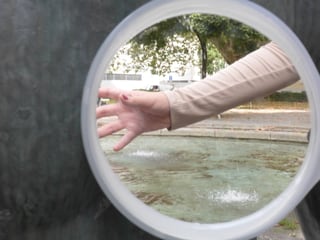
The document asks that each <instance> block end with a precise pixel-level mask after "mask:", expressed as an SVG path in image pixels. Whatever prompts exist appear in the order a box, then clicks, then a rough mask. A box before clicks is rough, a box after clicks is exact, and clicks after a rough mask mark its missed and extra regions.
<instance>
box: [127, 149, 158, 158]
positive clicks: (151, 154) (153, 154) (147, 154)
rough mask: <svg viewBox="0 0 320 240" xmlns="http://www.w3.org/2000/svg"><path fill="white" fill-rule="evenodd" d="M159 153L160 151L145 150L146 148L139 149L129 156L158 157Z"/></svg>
mask: <svg viewBox="0 0 320 240" xmlns="http://www.w3.org/2000/svg"><path fill="white" fill-rule="evenodd" d="M158 155H159V153H158V152H154V151H144V150H137V151H135V152H133V153H130V154H129V156H134V157H157V156H158Z"/></svg>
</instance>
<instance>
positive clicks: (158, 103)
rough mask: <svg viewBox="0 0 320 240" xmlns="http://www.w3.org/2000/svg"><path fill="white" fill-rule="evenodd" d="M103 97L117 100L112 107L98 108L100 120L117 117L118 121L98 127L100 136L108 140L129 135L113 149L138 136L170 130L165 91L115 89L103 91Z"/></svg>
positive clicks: (101, 95)
mask: <svg viewBox="0 0 320 240" xmlns="http://www.w3.org/2000/svg"><path fill="white" fill-rule="evenodd" d="M98 96H99V97H100V98H110V99H114V100H116V102H115V103H113V104H107V105H103V106H99V107H97V109H96V116H97V119H99V118H102V117H109V116H117V117H118V119H117V120H115V121H113V122H111V123H107V124H105V125H103V126H101V127H99V128H98V136H99V137H100V138H101V137H105V136H108V135H111V134H112V133H115V132H117V131H120V130H123V129H126V130H127V131H126V133H125V134H124V136H123V137H122V138H121V139H120V141H119V142H118V143H117V144H116V145H115V146H114V147H113V149H114V150H115V151H119V150H121V149H122V148H124V147H125V146H126V145H127V144H129V143H130V142H131V141H132V140H133V139H134V138H135V137H137V136H138V135H140V134H142V133H144V132H149V131H154V130H158V129H162V128H169V127H170V109H169V102H168V99H167V97H166V95H165V94H164V93H162V92H144V91H124V90H121V89H116V88H100V89H99V94H98Z"/></svg>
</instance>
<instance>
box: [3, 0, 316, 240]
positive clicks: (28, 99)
mask: <svg viewBox="0 0 320 240" xmlns="http://www.w3.org/2000/svg"><path fill="white" fill-rule="evenodd" d="M144 2H147V0H135V1H130V0H117V1H116V0H0V56H1V58H0V59H1V60H0V239H8V240H10V239H30V240H31V239H32V240H36V239H41V240H46V239H48V240H49V239H50V240H51V239H59V240H64V239H65V240H70V239H79V240H82V239H90V240H94V239H110V240H117V239H121V240H124V239H130V240H134V239H139V240H141V239H143V240H148V239H156V238H154V237H151V236H150V235H149V234H147V233H144V232H143V231H141V230H139V229H138V228H136V227H135V226H134V225H132V224H131V223H129V222H128V221H127V220H126V219H125V218H124V217H122V216H121V215H120V214H119V213H118V212H117V211H116V210H115V209H114V208H113V207H112V206H111V205H109V203H108V201H107V200H106V199H105V198H104V196H103V194H102V193H101V191H100V189H99V187H98V186H97V184H96V182H95V179H94V177H93V176H92V174H91V171H90V169H89V167H88V164H87V161H86V158H85V154H84V150H83V146H82V142H81V132H80V107H81V103H80V102H81V94H82V88H83V85H84V81H85V77H86V74H87V72H88V69H89V67H90V64H91V61H92V59H93V57H94V55H95V53H96V51H97V49H98V47H99V46H100V44H101V43H102V41H103V40H104V39H105V37H106V36H107V34H108V33H109V32H110V31H111V29H112V28H113V27H114V26H115V25H116V24H117V23H118V22H119V21H120V20H121V19H123V18H124V17H125V16H126V15H127V14H128V13H130V12H131V11H133V10H134V9H135V8H137V7H138V6H140V5H141V4H143V3H144ZM256 2H259V3H261V4H262V5H265V6H266V7H267V8H269V9H271V10H272V11H274V12H275V13H276V14H278V15H279V16H280V17H281V18H282V19H284V20H285V21H286V22H287V23H288V24H289V26H291V27H292V29H293V30H294V31H296V33H297V34H298V35H299V36H300V37H301V39H302V41H303V42H304V43H305V45H306V46H307V48H308V50H309V51H310V54H311V55H312V57H313V59H314V60H315V62H316V64H317V66H318V67H320V65H319V64H320V62H319V61H320V60H319V59H320V58H319V56H320V47H319V45H318V44H317V41H318V39H320V29H319V28H317V27H315V26H316V25H317V19H318V17H319V14H320V1H317V0H308V1H305V0H256ZM313 192H314V193H312V194H310V196H309V198H310V199H311V200H305V201H304V202H303V203H302V204H301V207H300V209H301V210H300V216H301V219H302V218H303V219H307V222H306V223H307V224H305V225H306V226H304V229H305V232H306V233H307V234H310V236H315V235H312V234H318V236H319V231H318V230H319V222H317V216H319V214H318V215H317V216H314V214H311V213H310V212H314V211H313V208H314V207H315V202H319V197H318V196H319V194H317V192H319V191H313ZM309 198H308V199H309ZM310 201H311V202H312V203H313V204H310ZM310 206H312V207H310ZM310 209H311V210H310ZM305 212H307V213H308V214H304V213H305ZM318 219H319V218H318ZM308 223H310V224H308ZM311 225H312V227H310V226H311ZM308 239H309V238H308ZM310 239H315V238H310Z"/></svg>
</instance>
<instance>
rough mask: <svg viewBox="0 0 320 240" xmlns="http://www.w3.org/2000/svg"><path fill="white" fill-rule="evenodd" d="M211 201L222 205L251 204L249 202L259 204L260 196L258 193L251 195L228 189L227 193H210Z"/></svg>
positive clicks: (251, 193) (254, 192) (253, 192)
mask: <svg viewBox="0 0 320 240" xmlns="http://www.w3.org/2000/svg"><path fill="white" fill-rule="evenodd" d="M208 198H209V200H213V201H215V202H220V203H227V204H232V203H249V202H258V201H259V196H258V194H257V192H256V191H252V192H250V193H247V192H243V191H239V190H235V189H228V190H226V191H214V192H210V193H209V196H208Z"/></svg>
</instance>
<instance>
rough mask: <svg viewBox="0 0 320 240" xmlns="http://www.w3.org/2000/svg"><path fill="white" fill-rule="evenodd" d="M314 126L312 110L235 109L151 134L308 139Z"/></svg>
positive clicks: (290, 139) (281, 139)
mask: <svg viewBox="0 0 320 240" xmlns="http://www.w3.org/2000/svg"><path fill="white" fill-rule="evenodd" d="M310 127H311V123H310V113H309V111H304V110H265V109H264V110H247V109H246V110H244V109H232V110H229V111H227V112H225V113H223V114H222V115H220V117H218V116H217V117H211V118H209V119H207V120H204V121H201V122H198V123H196V124H193V125H190V126H187V127H185V128H181V129H178V130H175V131H170V132H168V131H166V130H161V131H156V132H153V133H151V134H160V135H185V136H189V135H191V136H211V137H224V138H240V139H264V140H278V141H294V142H307V133H308V131H309V129H310Z"/></svg>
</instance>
